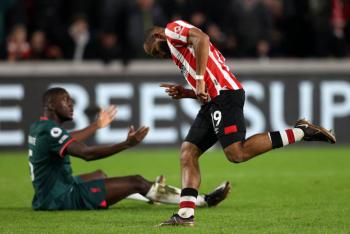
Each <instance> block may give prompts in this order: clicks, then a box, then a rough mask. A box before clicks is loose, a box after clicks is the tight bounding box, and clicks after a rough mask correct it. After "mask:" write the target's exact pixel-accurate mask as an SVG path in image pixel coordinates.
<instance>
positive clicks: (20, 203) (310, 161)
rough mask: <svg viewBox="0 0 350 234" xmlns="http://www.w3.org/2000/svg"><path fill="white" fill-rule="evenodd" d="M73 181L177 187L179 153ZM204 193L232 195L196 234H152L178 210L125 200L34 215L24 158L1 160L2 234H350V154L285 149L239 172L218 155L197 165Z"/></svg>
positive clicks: (76, 164) (134, 154)
mask: <svg viewBox="0 0 350 234" xmlns="http://www.w3.org/2000/svg"><path fill="white" fill-rule="evenodd" d="M72 165H73V170H74V173H75V174H81V173H86V172H91V171H93V170H96V169H102V170H104V171H105V172H107V174H108V175H109V176H123V175H132V174H141V175H143V176H144V177H146V178H148V179H153V178H155V177H156V176H157V175H159V174H164V175H165V176H166V178H167V182H168V183H169V184H172V185H176V186H179V185H180V176H179V162H178V150H177V149H172V150H137V149H136V150H129V151H125V152H122V153H120V154H119V155H116V156H114V157H111V158H108V159H104V160H100V161H95V162H84V161H82V160H79V159H72ZM201 171H202V186H201V192H202V193H203V192H204V193H205V192H209V191H211V190H212V189H213V188H214V187H216V186H217V185H218V184H219V183H221V182H222V181H224V180H230V181H231V182H232V185H233V187H232V191H231V193H230V195H229V197H228V198H227V200H225V201H224V202H223V203H222V204H220V205H219V206H218V207H216V208H210V209H208V208H200V209H197V210H196V226H195V227H193V228H185V227H166V228H156V227H154V225H156V224H158V223H159V222H161V221H163V220H164V219H167V218H169V217H170V215H172V213H173V212H175V211H176V210H177V206H175V205H149V204H146V203H142V202H139V201H130V200H125V201H122V202H121V203H119V204H116V205H114V206H112V207H111V208H110V209H109V210H106V211H59V212H35V211H32V210H31V208H30V204H31V199H32V195H33V191H32V187H31V182H30V176H29V167H28V163H27V156H26V153H25V152H22V153H6V152H2V153H1V156H0V233H2V234H4V233H26V234H27V233H310V234H311V233H312V234H314V233H350V148H349V147H321V148H318V147H312V148H305V147H289V148H285V149H281V150H275V151H272V152H270V153H267V154H265V155H263V156H259V157H258V158H256V159H253V160H251V161H249V162H246V163H243V164H231V163H229V162H228V161H227V160H226V159H225V157H224V155H223V153H222V151H221V150H214V151H210V152H208V153H206V154H205V156H204V157H203V158H202V159H201Z"/></svg>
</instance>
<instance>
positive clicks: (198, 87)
mask: <svg viewBox="0 0 350 234" xmlns="http://www.w3.org/2000/svg"><path fill="white" fill-rule="evenodd" d="M144 50H145V52H146V53H147V54H149V55H151V56H153V57H159V58H169V57H170V58H172V60H173V62H174V63H175V64H176V65H177V66H178V68H179V69H180V71H181V73H182V74H183V76H184V77H185V79H186V81H187V83H188V85H189V86H190V87H191V89H186V88H184V87H183V86H182V85H173V84H162V85H161V87H164V88H165V91H166V92H167V93H168V95H169V96H170V97H171V98H173V99H181V98H194V99H198V100H199V101H201V102H202V103H203V105H202V106H201V109H200V110H199V112H198V114H197V116H196V118H195V120H194V122H193V124H192V126H191V128H190V130H189V133H188V135H187V137H186V138H185V140H184V142H183V144H182V146H181V160H180V161H181V176H182V191H181V198H180V208H179V211H178V213H177V214H174V215H173V216H172V217H171V218H170V219H169V220H167V221H165V222H163V223H161V224H160V226H167V225H183V226H193V225H194V209H195V201H196V197H197V195H198V188H199V186H200V182H201V177H200V170H199V162H198V160H199V157H200V156H201V155H202V154H203V153H204V152H205V151H206V150H207V149H209V148H210V147H211V146H212V145H214V144H215V143H216V142H217V141H218V140H219V142H220V144H221V145H222V148H223V150H224V153H225V155H226V157H227V159H228V160H229V161H230V162H234V163H241V162H244V161H247V160H249V159H251V158H253V157H255V156H257V155H260V154H262V153H264V152H267V151H269V150H271V149H274V148H279V147H282V146H286V145H288V144H292V143H295V142H298V141H301V140H305V141H324V142H329V143H335V141H336V139H335V136H334V135H333V134H332V133H331V132H330V131H328V130H327V129H325V128H323V127H320V126H317V125H314V124H312V123H310V122H309V121H307V120H304V119H302V120H298V121H297V123H296V124H295V126H294V128H290V129H285V130H282V131H273V132H265V133H260V134H256V135H253V136H251V137H249V138H247V139H246V126H245V120H244V114H243V106H244V102H245V92H244V89H243V87H242V85H241V84H240V82H239V81H238V80H237V78H236V77H235V76H234V75H233V74H232V73H231V72H230V70H229V68H228V66H226V64H225V58H224V56H223V55H222V54H221V53H220V51H219V50H217V49H216V48H215V46H214V45H213V44H212V43H211V42H210V39H209V37H208V35H207V34H205V33H204V32H202V31H201V30H200V29H198V28H196V27H195V26H193V25H191V24H189V23H187V22H185V21H182V20H177V21H174V22H170V23H168V24H167V26H166V28H161V27H152V28H151V29H149V30H148V31H147V32H146V37H145V42H144Z"/></svg>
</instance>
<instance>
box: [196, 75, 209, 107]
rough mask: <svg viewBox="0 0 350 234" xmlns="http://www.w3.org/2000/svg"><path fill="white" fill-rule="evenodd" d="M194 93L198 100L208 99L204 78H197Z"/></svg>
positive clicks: (205, 100)
mask: <svg viewBox="0 0 350 234" xmlns="http://www.w3.org/2000/svg"><path fill="white" fill-rule="evenodd" d="M196 95H197V98H198V99H199V101H201V102H207V101H208V93H207V90H206V87H205V82H204V80H197V84H196Z"/></svg>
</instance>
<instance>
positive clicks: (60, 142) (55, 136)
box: [49, 126, 75, 158]
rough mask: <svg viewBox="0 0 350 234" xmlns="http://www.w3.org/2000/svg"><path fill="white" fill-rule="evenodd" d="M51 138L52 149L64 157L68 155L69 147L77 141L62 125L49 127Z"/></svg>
mask: <svg viewBox="0 0 350 234" xmlns="http://www.w3.org/2000/svg"><path fill="white" fill-rule="evenodd" d="M49 138H50V149H51V151H52V152H55V153H56V154H58V155H59V156H60V157H62V158H63V157H64V156H65V155H66V149H67V147H68V146H69V145H70V144H71V143H72V142H74V141H75V139H74V138H73V137H72V136H71V135H70V134H69V133H68V132H67V131H66V130H65V129H63V128H61V127H60V126H52V127H51V128H50V129H49Z"/></svg>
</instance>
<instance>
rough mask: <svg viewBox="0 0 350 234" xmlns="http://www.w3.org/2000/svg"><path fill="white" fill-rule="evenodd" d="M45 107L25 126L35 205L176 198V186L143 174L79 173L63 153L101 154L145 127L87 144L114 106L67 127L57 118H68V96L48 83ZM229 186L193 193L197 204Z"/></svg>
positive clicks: (68, 206)
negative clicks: (122, 136) (72, 129)
mask: <svg viewBox="0 0 350 234" xmlns="http://www.w3.org/2000/svg"><path fill="white" fill-rule="evenodd" d="M43 104H44V113H43V116H42V117H41V118H40V120H39V121H37V122H35V123H33V124H32V125H31V127H30V131H29V136H28V143H29V166H30V171H31V177H32V183H33V187H34V192H35V193H34V198H33V201H32V207H33V209H34V210H83V209H99V208H107V207H108V206H110V205H113V204H114V203H116V202H118V201H120V200H122V199H124V198H127V197H129V198H134V199H139V200H142V198H143V200H150V201H157V202H163V203H170V204H175V203H178V202H179V198H180V189H178V188H175V187H172V186H168V185H165V184H164V182H163V181H162V179H163V177H160V178H159V181H156V182H151V181H148V180H146V179H145V178H143V177H142V176H139V175H135V176H124V177H111V178H107V176H106V175H105V174H104V173H103V172H102V171H100V170H98V171H95V172H92V173H89V174H83V175H79V176H73V175H72V168H71V164H70V159H69V156H68V155H72V156H75V157H79V158H81V159H84V160H86V161H91V160H97V159H102V158H106V157H108V156H111V155H113V154H116V153H118V152H120V151H122V150H125V149H128V148H131V147H133V146H135V145H137V144H138V143H140V142H141V141H142V140H143V139H144V138H145V137H146V135H147V133H148V131H149V128H148V127H141V128H139V129H137V130H135V129H134V128H133V127H132V126H131V127H130V128H129V132H128V135H127V137H126V140H125V141H123V142H121V143H116V144H111V145H99V146H87V145H85V144H84V143H83V142H82V141H83V140H85V139H87V138H88V137H89V136H91V135H92V134H94V133H95V132H96V131H97V130H98V129H100V128H103V127H106V126H107V125H109V124H110V123H111V122H112V120H113V119H114V117H115V115H116V107H115V106H110V107H109V108H108V109H106V110H101V112H100V114H99V117H98V119H97V120H96V122H94V123H92V124H91V125H89V126H88V127H86V128H84V129H82V130H79V131H75V132H71V133H68V132H67V131H66V130H65V129H64V128H62V127H61V124H62V123H63V122H66V121H70V120H72V119H73V100H72V99H71V97H70V95H69V94H68V92H67V91H66V90H65V89H63V88H51V89H49V90H47V91H46V92H45V94H44V96H43ZM229 190H230V184H229V183H228V182H225V183H223V184H222V185H221V186H219V187H218V188H216V189H215V190H214V191H213V192H212V193H211V194H208V195H202V197H201V199H200V198H199V199H198V202H199V204H198V205H202V206H215V205H217V204H218V203H219V202H221V201H222V200H223V199H225V198H226V196H227V194H228V192H229Z"/></svg>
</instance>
